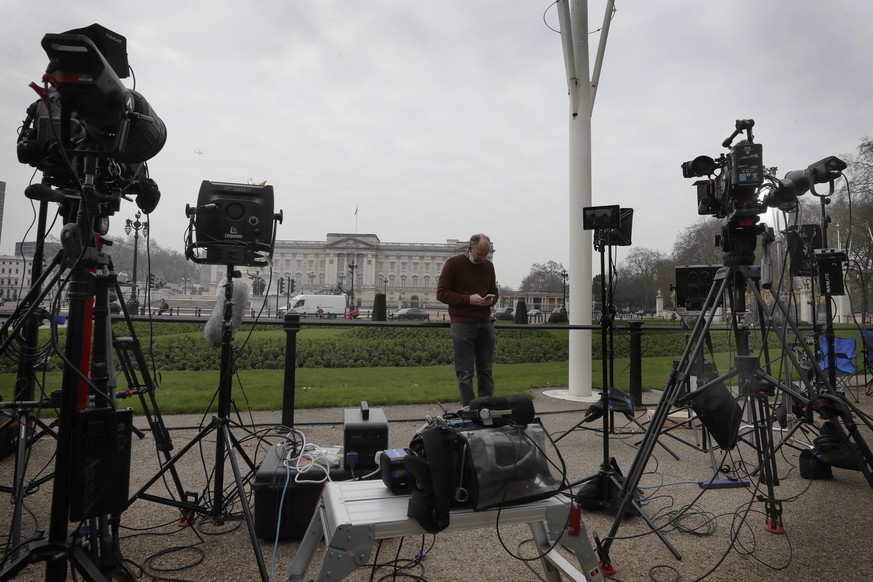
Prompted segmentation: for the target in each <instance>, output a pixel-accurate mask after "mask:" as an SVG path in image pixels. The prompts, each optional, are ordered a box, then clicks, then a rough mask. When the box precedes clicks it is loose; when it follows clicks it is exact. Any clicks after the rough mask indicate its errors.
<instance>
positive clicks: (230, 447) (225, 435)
mask: <svg viewBox="0 0 873 582" xmlns="http://www.w3.org/2000/svg"><path fill="white" fill-rule="evenodd" d="M221 436H222V439H223V441H224V444H225V446H226V447H227V458H228V459H229V460H230V467H231V469H232V470H233V478H234V480H235V481H236V487H237V490H238V491H239V496H240V503H241V504H242V508H243V514H244V515H245V519H246V525H247V526H248V528H249V538H250V539H251V542H252V550H254V552H255V559H256V560H257V563H258V571H259V572H260V573H261V580H263V581H264V582H267V581H268V580H269V579H270V577H269V576H268V575H267V567H266V565H265V564H264V557H263V555H262V554H261V544H260V542H258V536H257V535H256V533H255V522H254V519H253V518H252V510H251V508H250V507H249V504H248V502H247V500H246V496H245V495H244V494H243V490H244V489H245V483H244V482H243V478H242V474H241V473H240V471H239V464H238V463H237V460H236V455H235V454H234V450H235V447H234V443H233V437H232V435H231V433H230V428H229V427H228V425H227V424H226V423H225V424H223V425H222V426H221ZM239 450H240V451H242V449H241V448H240V449H239Z"/></svg>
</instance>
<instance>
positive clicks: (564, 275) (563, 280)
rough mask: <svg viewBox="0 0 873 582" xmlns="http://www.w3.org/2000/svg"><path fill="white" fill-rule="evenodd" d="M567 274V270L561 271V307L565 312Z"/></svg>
mask: <svg viewBox="0 0 873 582" xmlns="http://www.w3.org/2000/svg"><path fill="white" fill-rule="evenodd" d="M568 276H569V274H568V273H567V269H561V286H562V287H563V291H564V296H563V298H562V299H561V307H563V308H564V310H565V311H566V309H567V277H568Z"/></svg>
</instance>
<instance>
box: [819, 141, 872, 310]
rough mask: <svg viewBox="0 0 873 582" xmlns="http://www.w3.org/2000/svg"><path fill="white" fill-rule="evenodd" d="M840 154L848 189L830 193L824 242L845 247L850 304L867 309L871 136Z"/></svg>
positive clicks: (843, 188)
mask: <svg viewBox="0 0 873 582" xmlns="http://www.w3.org/2000/svg"><path fill="white" fill-rule="evenodd" d="M842 157H843V159H844V161H845V162H846V163H847V165H848V167H847V168H846V170H845V171H844V172H843V173H844V175H845V176H846V177H847V178H848V185H849V189H848V190H847V189H846V187H845V186H844V185H843V187H841V188H840V190H839V191H838V192H837V194H836V195H835V196H834V197H833V204H831V205H829V206H827V209H828V214H829V217H830V219H831V224H830V225H829V227H828V240H827V241H825V242H827V243H828V246H829V247H834V248H835V247H837V246H842V247H843V248H845V249H846V250H847V251H848V255H849V269H848V277H847V283H848V284H849V286H850V288H851V291H850V295H851V296H852V298H853V300H852V305H853V307H854V310H855V311H862V312H865V313H867V312H869V310H870V307H869V296H870V292H871V284H873V281H871V279H873V138H870V137H864V138H863V139H862V140H861V143H860V144H859V145H858V150H857V153H856V154H855V155H844V156H842ZM825 188H826V185H819V186H818V187H817V188H816V191H817V192H820V191H822V190H823V191H824V192H827V190H826V189H825ZM850 194H851V196H850ZM819 221H820V218H819V220H817V221H816V222H819Z"/></svg>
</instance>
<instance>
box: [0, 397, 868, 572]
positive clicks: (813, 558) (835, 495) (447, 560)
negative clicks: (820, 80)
mask: <svg viewBox="0 0 873 582" xmlns="http://www.w3.org/2000/svg"><path fill="white" fill-rule="evenodd" d="M532 394H533V397H534V404H535V408H536V410H537V413H538V414H539V415H540V416H541V418H542V422H543V425H544V426H545V427H546V429H547V430H549V431H550V432H551V433H552V434H553V436H558V435H560V434H562V433H564V432H565V431H568V430H570V429H572V428H574V426H576V425H577V424H578V423H580V421H581V420H582V418H583V416H584V411H585V409H586V408H587V407H588V406H589V404H588V403H583V402H576V401H571V400H566V399H562V398H555V397H551V396H546V395H543V393H542V391H534V392H533V393H532ZM657 398H658V394H657V393H650V394H647V395H646V399H645V402H646V403H647V404H648V410H649V412H651V411H652V410H654V408H655V404H656V402H657ZM871 402H873V397H865V396H862V402H861V404H860V406H861V407H862V409H864V410H866V411H867V412H868V413H869V412H870V411H871V409H873V405H871ZM454 406H457V404H455V405H454ZM449 408H450V409H452V407H451V406H450V407H449ZM383 411H384V412H385V414H386V416H387V418H388V420H389V446H390V447H403V446H406V445H407V444H408V443H409V441H410V439H411V438H412V436H413V435H414V433H415V432H416V430H418V428H419V427H420V426H421V425H422V423H423V419H424V418H425V417H426V416H427V415H437V414H439V413H440V410H439V408H437V407H436V406H433V405H414V406H392V407H386V408H384V409H383ZM280 416H281V415H280V413H279V412H268V413H257V414H255V415H253V416H252V417H249V416H248V415H246V416H245V417H244V421H243V423H244V424H248V425H251V424H252V422H254V426H255V428H254V429H253V430H254V431H256V432H257V438H250V437H246V434H245V432H244V431H242V430H240V429H234V430H233V432H234V434H235V436H237V437H239V438H240V439H241V440H243V442H242V447H243V448H244V450H245V451H246V452H247V454H249V455H250V456H252V457H255V458H256V459H257V460H258V461H260V460H262V459H263V458H264V454H265V451H266V448H267V446H268V445H269V444H271V443H276V442H280V441H281V440H282V439H283V435H282V432H281V431H276V430H272V426H273V425H274V424H276V423H278V422H279V421H280ZM646 418H647V417H646V414H645V413H640V416H639V417H638V422H639V423H640V424H642V425H643V426H645V422H646ZM295 420H296V425H297V427H298V428H299V429H300V430H301V431H302V432H303V433H304V434H305V435H306V438H307V439H308V441H310V442H312V443H317V444H320V445H322V446H330V445H340V444H342V439H343V433H342V429H343V411H342V410H341V409H314V410H299V411H297V412H296V418H295ZM165 421H166V424H167V426H168V427H170V428H171V430H170V434H171V438H172V441H173V444H174V445H175V448H176V450H177V451H178V450H180V449H181V448H182V447H183V446H185V445H186V444H189V443H192V442H195V436H196V435H197V434H198V428H197V427H198V426H200V424H201V422H206V423H208V422H209V418H208V417H207V418H206V420H205V421H204V420H203V417H202V416H199V415H196V416H194V415H186V416H171V417H167V418H166V419H165ZM136 424H137V425H138V426H140V427H141V428H143V429H145V428H146V427H145V421H144V419H143V418H137V419H136ZM600 426H601V421H595V422H592V423H585V424H583V425H582V426H581V427H579V428H578V429H577V430H573V431H572V432H570V433H569V434H567V436H565V437H564V438H561V439H560V440H559V442H558V447H559V450H560V452H561V454H562V456H563V457H564V459H565V462H566V465H567V478H568V480H569V481H570V482H575V481H578V480H580V479H582V478H584V477H588V476H590V475H593V474H595V473H596V472H597V471H598V468H599V467H600V465H601V462H602V460H603V454H604V450H603V449H604V440H603V438H602V434H601V432H599V431H598V430H597V429H598V428H599V427H600ZM639 430H640V426H638V425H636V424H633V423H629V422H628V421H627V419H626V418H625V416H624V415H622V414H617V415H616V429H615V432H614V434H612V435H611V436H610V438H609V439H608V441H607V443H608V445H607V446H608V447H609V455H610V456H611V457H614V458H615V459H616V462H617V464H618V466H619V468H620V469H622V470H623V471H624V472H627V470H628V469H629V467H630V465H631V463H632V461H633V459H634V456H635V454H636V448H635V444H636V443H638V442H639V441H640V440H641V438H642V436H641V434H640V432H639ZM669 434H670V435H672V436H666V435H662V436H661V437H659V439H658V445H657V446H656V448H655V451H654V452H653V454H652V455H651V458H650V459H649V462H648V465H647V471H646V473H645V475H644V476H643V478H642V479H641V482H640V486H641V488H642V491H643V493H642V498H641V499H642V503H643V504H644V510H645V513H646V515H647V516H648V517H649V519H651V520H652V522H653V523H654V524H655V526H656V527H657V528H658V529H659V530H660V531H662V532H663V535H664V536H665V538H666V539H667V540H668V541H669V543H670V544H671V545H673V546H674V547H675V548H676V550H677V552H678V553H679V554H681V556H682V560H681V561H680V560H676V559H675V558H674V557H673V556H672V554H671V553H670V551H669V550H668V549H667V546H666V545H665V543H663V542H662V541H661V540H659V539H658V538H657V537H656V536H655V535H653V533H652V528H651V527H649V526H648V525H647V524H646V523H645V521H644V520H643V519H641V518H627V519H625V520H623V521H622V522H620V523H619V524H618V530H617V537H616V539H615V541H614V543H613V544H612V548H611V557H612V559H613V560H614V562H615V565H616V567H617V573H616V579H618V580H650V579H651V580H693V579H697V578H699V577H703V576H705V577H706V579H708V580H737V579H742V580H760V579H769V580H821V579H829V580H871V579H873V552H871V550H870V548H871V543H873V541H871V540H873V538H871V536H870V533H869V532H870V530H871V528H873V503H871V502H873V489H871V487H870V486H869V485H868V484H867V482H866V481H865V479H864V477H863V475H862V474H861V473H860V472H855V471H847V470H842V469H834V470H833V472H834V478H833V479H832V480H820V481H810V480H806V479H802V478H800V476H799V474H798V473H799V471H798V469H797V463H798V451H797V450H795V449H794V448H791V447H789V446H785V447H782V448H781V449H780V452H779V453H777V455H776V463H777V468H778V475H779V478H780V485H779V487H777V490H776V495H777V497H778V499H779V500H780V501H781V502H782V509H783V523H784V530H785V533H784V534H780V535H776V534H772V533H768V532H767V531H765V516H764V514H763V513H762V512H763V508H764V504H763V503H762V502H761V501H759V499H758V498H759V496H760V495H761V494H762V493H763V491H762V490H760V489H757V488H756V487H755V485H757V483H758V481H757V479H756V478H755V477H752V478H751V482H752V487H750V488H748V489H746V488H740V489H720V490H708V491H706V490H702V489H700V488H699V487H698V485H697V481H698V480H705V479H708V478H709V477H710V476H711V466H712V460H711V458H710V456H709V455H708V454H707V453H704V452H701V451H700V450H698V448H697V447H696V445H695V435H697V434H698V433H697V432H695V431H693V430H691V429H687V428H681V429H678V430H674V431H672V432H671V433H669ZM773 434H774V435H775V437H776V438H777V439H779V438H781V434H780V433H778V432H774V433H773ZM862 434H863V436H864V437H865V438H866V439H867V440H868V441H869V442H873V435H871V434H870V431H869V430H868V429H866V428H864V429H863V432H862ZM794 436H795V437H797V440H802V439H803V438H804V437H803V433H802V432H800V431H798V432H797V433H795V435H794ZM680 439H682V441H681V442H680ZM214 442H215V434H214V433H210V434H208V435H207V436H206V437H205V438H203V439H202V440H200V441H198V442H197V444H196V445H195V446H193V447H192V448H191V449H190V450H189V451H188V452H187V453H186V454H185V455H184V456H183V457H182V458H181V459H180V460H179V462H178V464H177V467H178V475H179V479H180V481H181V482H182V484H183V487H184V489H185V490H186V491H197V492H200V491H202V490H203V489H204V488H206V486H207V480H206V479H207V475H210V474H211V473H212V472H213V470H214V468H215V456H214V452H213V451H214ZM53 449H54V443H53V441H52V440H51V439H43V440H41V441H39V442H38V443H37V444H36V445H35V446H34V447H33V452H32V458H31V460H30V466H29V469H28V477H29V478H31V479H32V478H35V477H36V476H38V475H40V474H45V473H46V472H47V471H50V470H51V467H52V464H51V457H52V453H53ZM668 449H669V451H668ZM671 453H672V454H671ZM672 455H675V457H676V458H674V456H672ZM133 459H134V460H133V466H132V469H131V492H134V491H136V490H138V489H139V487H140V486H141V485H142V484H143V483H145V482H146V481H147V480H149V479H150V478H151V477H153V476H155V475H156V474H157V473H158V459H159V456H158V454H157V453H156V452H155V449H154V439H153V437H152V435H151V434H150V433H148V432H147V433H146V437H145V438H144V439H142V440H138V441H137V442H136V443H135V445H134V453H133ZM717 464H719V465H725V466H729V467H731V468H732V470H733V471H735V474H737V475H742V474H744V472H745V471H748V470H749V468H750V467H754V466H756V465H757V459H756V456H755V451H754V450H753V449H751V448H750V447H748V446H746V445H740V446H738V447H737V449H736V450H735V451H734V452H733V454H732V455H731V456H730V457H728V458H727V459H724V460H721V458H720V456H719V459H717ZM225 469H226V473H227V477H226V480H225V483H232V479H231V478H230V473H229V464H225ZM12 470H13V469H12V459H9V458H8V459H6V460H4V461H2V462H0V479H2V482H0V483H2V484H6V483H7V482H9V481H10V480H11V475H12ZM230 489H231V490H233V489H235V487H231V488H230ZM50 491H51V485H50V484H46V485H43V486H42V487H39V488H38V490H36V491H34V492H33V493H32V494H30V495H29V496H28V497H27V501H26V509H27V511H26V514H25V516H24V520H23V535H24V536H25V537H26V536H29V535H32V534H33V533H34V532H35V531H36V530H37V529H45V528H47V526H48V515H49V511H50V506H51V501H50V500H51V497H50ZM149 491H150V492H153V493H154V494H155V495H158V496H163V497H168V496H169V493H168V491H170V492H173V493H176V487H175V485H174V484H173V483H172V481H171V480H169V479H167V480H164V479H159V480H158V482H157V483H156V484H155V485H154V486H153V487H152V488H151V489H150V490H149ZM246 495H247V498H248V499H249V502H250V503H251V506H252V507H253V509H254V512H255V514H256V516H257V512H258V511H259V510H260V511H261V513H262V516H261V517H262V518H263V517H264V515H263V514H264V511H265V509H264V507H263V506H262V507H258V504H257V502H256V500H255V499H254V498H253V496H252V495H251V492H250V491H249V490H248V488H247V490H246ZM689 505H690V506H692V507H693V509H692V510H691V511H689V512H686V513H685V514H684V516H683V517H681V518H679V519H676V520H673V518H674V516H675V515H676V513H677V512H679V511H680V509H681V508H683V507H686V506H689ZM10 507H11V506H10ZM239 508H240V506H239V504H237V505H236V506H235V507H234V508H233V510H234V511H239ZM10 513H11V509H10V510H4V511H2V512H0V528H2V530H3V531H7V530H8V527H9V518H10V516H9V514H10ZM583 520H584V523H585V524H586V525H587V527H588V533H589V535H593V534H594V533H595V532H596V533H597V534H598V535H599V536H600V537H605V536H606V534H607V532H609V530H610V528H611V527H613V518H612V517H611V516H610V515H609V514H608V513H607V512H604V511H597V512H586V513H585V514H584V516H583ZM122 525H123V536H124V538H123V540H122V542H121V551H122V553H123V555H124V557H125V558H126V559H127V560H128V567H129V568H130V569H131V571H133V572H134V573H136V574H137V575H138V576H139V579H141V580H153V579H154V580H158V579H159V580H228V581H231V580H233V581H236V580H256V579H258V571H257V567H256V560H255V554H254V550H253V547H252V543H251V541H250V537H249V533H248V529H247V528H246V527H245V523H244V522H228V523H227V524H225V525H223V526H219V525H215V524H213V523H210V522H208V521H206V520H198V521H197V522H196V523H195V527H193V528H192V527H180V526H179V524H178V511H177V510H176V509H175V508H172V507H169V506H165V505H164V504H161V503H157V502H154V501H149V500H146V499H137V500H136V501H135V502H134V503H133V504H132V505H131V507H130V508H129V509H128V510H127V511H126V512H125V513H124V514H123V516H122ZM528 538H530V531H529V530H528V529H527V528H525V527H523V526H520V525H502V526H500V527H499V528H494V529H490V530H474V531H467V532H459V533H454V532H450V533H443V534H440V535H438V536H436V537H435V538H434V537H431V536H427V537H426V538H424V539H423V540H422V538H420V537H417V538H414V539H405V540H404V541H403V544H402V547H398V543H396V542H391V543H386V544H385V545H384V546H383V547H382V548H381V551H380V552H379V554H378V556H375V555H371V556H369V558H368V560H369V563H372V562H373V561H374V560H376V561H378V563H380V564H389V563H392V562H394V560H395V559H397V557H398V556H399V558H400V559H408V558H411V557H413V556H414V555H416V554H417V553H418V552H420V550H421V547H422V544H424V547H425V548H426V549H428V552H427V557H426V558H425V559H424V560H423V562H422V565H421V566H416V567H413V568H411V569H410V570H409V571H408V572H409V573H410V574H412V575H414V576H419V577H420V578H421V579H426V580H432V581H435V580H452V581H454V580H474V579H475V580H499V581H501V582H505V581H508V580H537V579H538V574H541V570H539V569H537V563H536V562H533V563H531V564H530V565H531V566H532V567H533V568H534V569H533V570H532V569H530V568H529V567H528V562H525V561H522V560H520V559H518V557H517V556H519V555H527V556H530V555H531V553H532V548H531V544H530V543H529V541H528ZM259 545H260V550H261V552H262V555H263V556H264V560H265V563H266V567H267V569H268V571H274V572H275V579H276V580H283V579H284V578H285V576H286V574H287V572H288V568H289V566H290V564H291V561H292V560H293V559H294V557H295V555H296V553H297V548H298V545H299V544H298V542H295V541H282V542H280V543H279V544H278V546H276V547H275V551H274V545H273V542H272V540H263V539H262V540H260V541H259ZM374 554H375V552H374ZM320 555H321V554H320V553H319V555H318V558H319V559H320ZM274 556H275V557H274ZM312 572H313V569H310V572H309V573H310V576H311V575H312ZM391 573H392V569H390V568H387V567H386V568H382V569H380V570H379V571H378V573H377V574H376V576H375V578H377V579H378V578H379V577H381V576H383V575H386V574H391ZM370 576H371V568H369V567H362V568H359V569H358V570H357V571H356V572H355V573H354V574H353V575H352V576H350V577H349V579H350V580H369V579H371V578H370ZM17 579H19V580H42V579H43V566H42V565H33V566H30V567H29V568H27V569H26V570H25V571H24V573H22V575H21V576H20V577H19V578H17Z"/></svg>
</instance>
